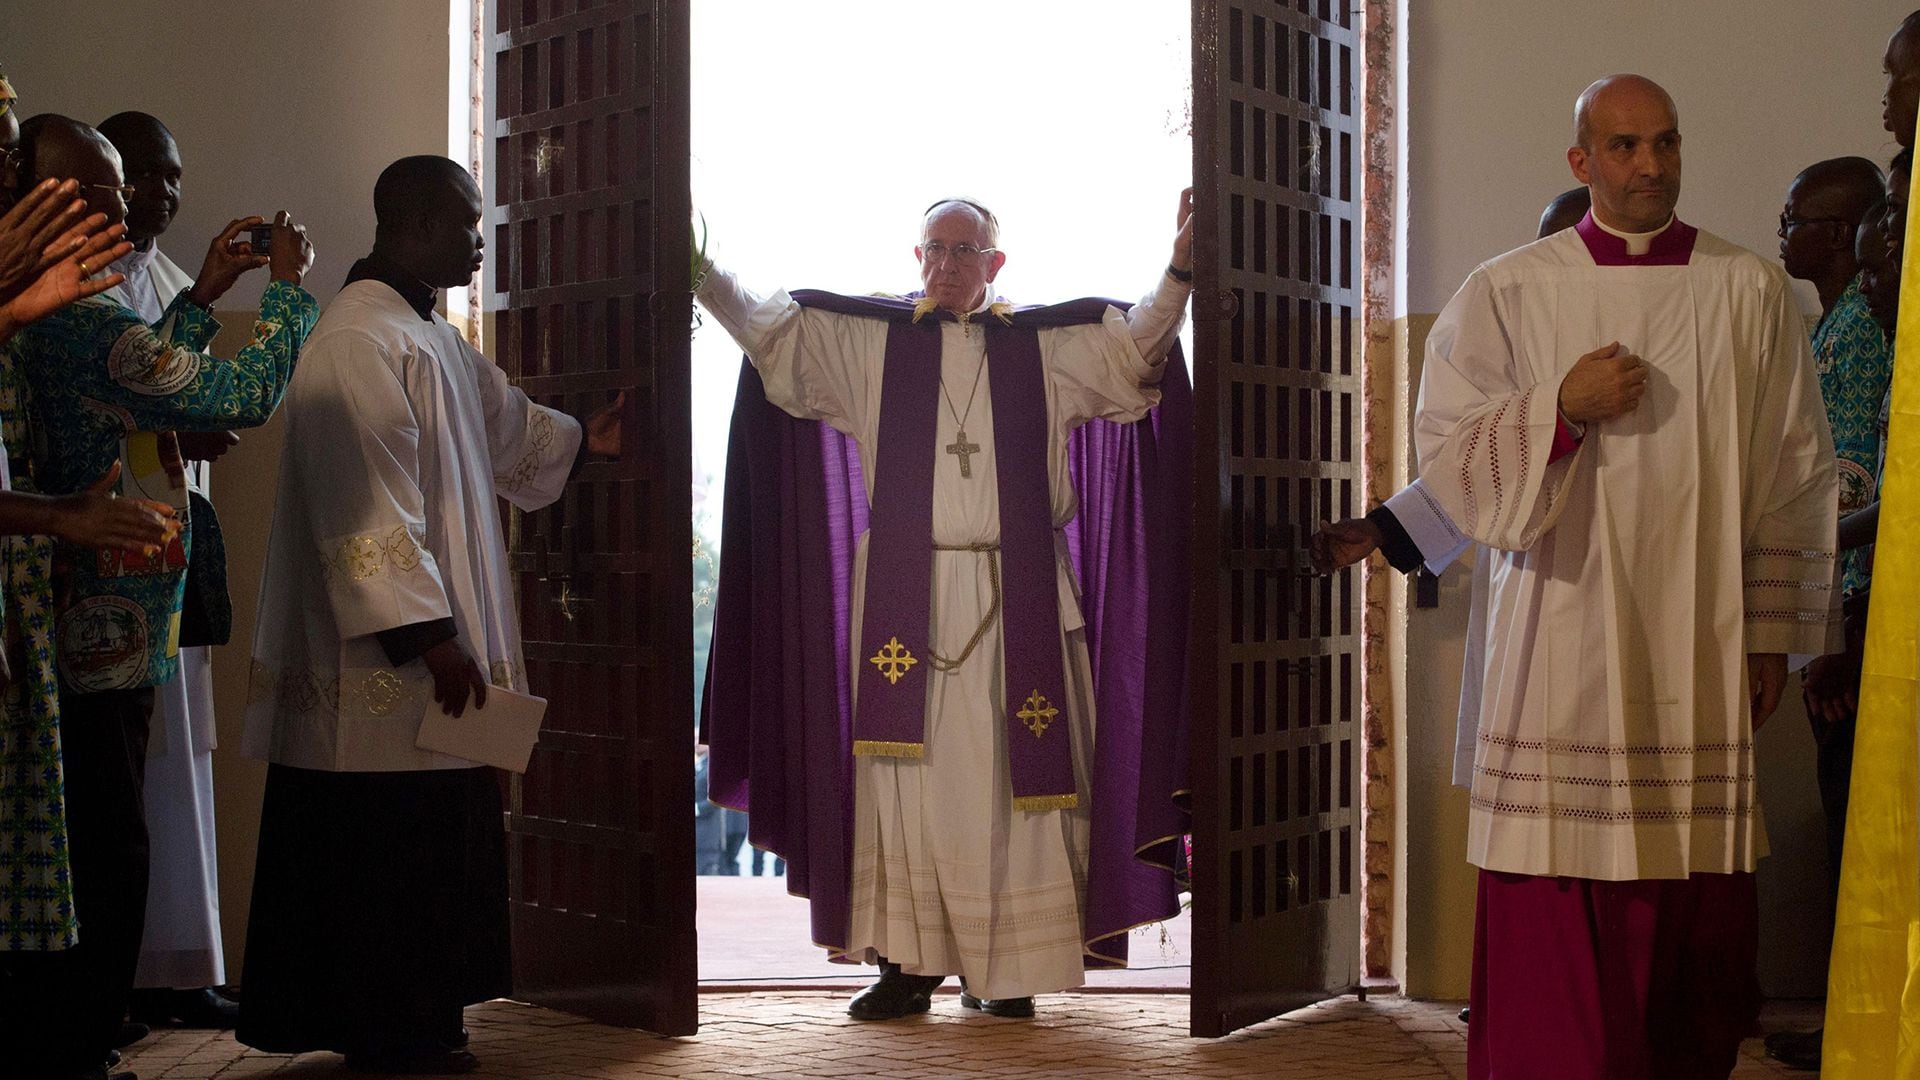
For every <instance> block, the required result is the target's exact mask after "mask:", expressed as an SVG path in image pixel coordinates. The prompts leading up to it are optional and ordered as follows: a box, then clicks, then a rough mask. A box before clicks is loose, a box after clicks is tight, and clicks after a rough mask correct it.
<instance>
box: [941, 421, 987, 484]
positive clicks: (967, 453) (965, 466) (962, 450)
mask: <svg viewBox="0 0 1920 1080" xmlns="http://www.w3.org/2000/svg"><path fill="white" fill-rule="evenodd" d="M979 452H980V444H979V443H970V442H968V441H967V429H966V428H961V429H960V430H959V431H956V432H955V433H954V441H953V442H951V443H949V444H948V445H947V453H949V454H952V455H953V456H955V457H957V458H959V459H960V478H961V479H962V480H971V479H973V462H972V458H973V455H975V454H977V453H979Z"/></svg>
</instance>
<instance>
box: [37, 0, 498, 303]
mask: <svg viewBox="0 0 1920 1080" xmlns="http://www.w3.org/2000/svg"><path fill="white" fill-rule="evenodd" d="M448 31H449V27H448V0H326V2H324V3H296V2H293V0H272V2H267V3H261V2H258V0H193V2H192V3H190V4H182V3H178V2H172V0H115V2H113V3H110V4H76V3H72V2H70V0H7V3H6V4H5V6H4V7H0V65H4V70H5V71H6V72H7V75H8V77H9V79H10V80H11V81H12V82H13V85H14V89H15V90H17V91H18V92H19V93H20V96H21V102H22V106H23V107H22V113H23V115H26V116H31V115H33V114H34V113H39V112H58V113H64V114H66V115H68V116H72V117H73V118H75V119H77V120H81V121H84V122H86V123H89V124H95V123H99V122H100V121H101V120H104V119H105V118H106V117H108V116H110V115H112V114H113V113H116V112H119V111H121V110H123V109H138V110H140V111H142V112H149V113H152V114H154V115H155V116H158V117H159V118H160V119H161V120H162V121H164V122H165V123H166V124H167V126H168V127H170V128H172V129H173V133H174V137H175V138H176V139H177V140H178V141H179V143H180V155H181V157H182V158H183V159H184V160H185V162H186V186H185V196H184V198H183V200H182V206H181V211H180V217H179V219H178V220H177V221H176V222H175V223H174V225H173V227H172V228H171V229H170V230H168V232H167V236H166V238H165V239H163V240H162V241H161V246H162V247H163V248H165V249H166V251H167V252H168V254H169V255H171V256H173V258H174V260H175V261H176V262H178V263H180V264H181V265H182V266H183V267H184V268H185V269H186V270H187V271H188V272H189V273H192V272H193V271H195V270H197V269H198V268H199V265H200V260H201V258H202V257H203V256H204V254H205V251H206V247H207V244H208V242H209V241H211V240H212V239H213V236H214V234H215V233H217V232H218V231H219V230H220V229H221V228H223V227H225V225H226V224H227V222H229V221H231V220H232V219H234V218H237V217H244V216H246V215H247V214H253V213H258V214H263V215H264V214H269V213H271V212H272V211H274V210H280V209H285V210H289V211H291V212H292V213H293V214H294V216H295V218H296V219H297V220H299V221H300V222H302V223H303V224H305V225H306V226H307V229H308V232H309V235H310V237H311V239H312V240H313V245H314V247H315V248H316V249H317V250H318V252H319V262H318V264H317V266H316V267H315V270H314V274H313V277H312V278H311V281H310V284H311V286H312V288H313V290H314V292H315V294H316V295H318V296H321V297H322V298H326V297H330V296H332V295H333V293H334V292H336V291H337V290H338V289H339V287H340V282H341V281H342V280H343V279H344V278H345V277H346V273H347V268H348V267H349V266H351V265H352V264H353V260H355V259H357V258H359V257H360V256H362V255H365V254H366V253H367V250H368V248H370V247H371V246H372V244H373V181H374V178H375V177H377V176H378V175H379V174H380V170H381V169H383V168H385V167H386V166H387V165H388V164H389V163H390V162H392V161H393V160H394V159H395V158H398V157H401V156H403V155H406V154H441V153H445V152H446V149H447V137H448V92H447V87H448V77H447V75H448V72H447V65H448V56H449V52H450V49H449V46H448V40H447V39H448ZM459 51H460V52H461V53H462V54H464V53H465V51H466V46H465V37H464V35H462V41H461V45H460V48H459ZM265 280H266V279H265V276H264V274H252V275H249V276H248V278H247V279H245V280H244V281H243V282H242V283H241V285H240V286H239V287H237V288H236V289H235V290H234V291H233V292H232V293H229V294H228V295H227V298H226V299H225V300H224V301H223V302H222V303H221V306H222V307H231V308H235V309H241V308H251V307H253V306H255V305H256V304H257V303H258V301H259V295H260V290H261V288H262V287H263V286H264V284H265Z"/></svg>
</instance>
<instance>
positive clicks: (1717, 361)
mask: <svg viewBox="0 0 1920 1080" xmlns="http://www.w3.org/2000/svg"><path fill="white" fill-rule="evenodd" d="M1614 340H1618V341H1620V342H1621V343H1622V344H1623V345H1625V346H1626V347H1627V348H1628V349H1630V350H1632V351H1634V352H1636V353H1638V354H1639V355H1640V356H1642V357H1643V358H1645V360H1646V362H1647V364H1648V366H1649V368H1650V369H1651V377H1650V379H1649V383H1648V390H1647V395H1646V397H1645V398H1644V399H1643V400H1642V402H1641V405H1640V407H1639V408H1638V409H1637V410H1636V411H1635V412H1633V413H1630V414H1628V415H1626V416H1623V417H1620V418H1617V419H1615V420H1611V421H1607V422H1604V423H1600V424H1595V425H1590V426H1589V429H1588V431H1587V433H1586V436H1585V438H1584V439H1583V441H1582V442H1581V445H1580V448H1579V449H1578V450H1577V451H1576V452H1574V453H1573V454H1571V455H1569V456H1567V457H1565V458H1562V459H1561V460H1560V461H1559V462H1557V463H1554V464H1552V465H1549V464H1547V459H1548V452H1549V449H1550V447H1551V444H1552V440H1553V434H1554V431H1555V429H1556V427H1557V425H1558V415H1557V412H1556V409H1555V401H1556V398H1557V391H1558V387H1559V385H1560V381H1561V379H1562V378H1564V376H1565V374H1566V372H1567V370H1568V368H1570V367H1571V365H1572V364H1573V362H1574V360H1575V359H1577V358H1578V357H1579V356H1580V355H1581V354H1583V353H1585V352H1588V351H1590V350H1592V349H1594V348H1596V347H1598V346H1600V345H1604V344H1606V343H1607V342H1609V341H1614ZM1415 439H1416V443H1417V449H1418V451H1419V458H1420V467H1421V484H1422V486H1423V488H1424V489H1425V490H1426V491H1427V492H1429V493H1430V494H1431V495H1432V496H1433V498H1434V499H1435V501H1436V502H1437V503H1438V509H1439V512H1441V513H1442V514H1444V516H1445V517H1447V518H1448V519H1450V520H1451V521H1453V522H1456V523H1458V527H1459V530H1460V531H1461V532H1462V533H1464V534H1465V535H1467V536H1470V537H1471V538H1472V539H1474V540H1476V541H1479V542H1481V543H1483V544H1486V545H1487V546H1489V547H1491V548H1493V549H1495V550H1494V551H1493V553H1492V555H1491V568H1490V569H1491V573H1490V575H1489V579H1488V583H1487V585H1488V595H1487V603H1486V611H1487V621H1486V626H1485V634H1484V646H1485V657H1484V664H1485V667H1484V673H1485V678H1484V680H1483V681H1482V683H1481V686H1480V690H1481V700H1480V703H1479V723H1478V725H1477V736H1476V747H1475V759H1474V771H1473V785H1472V787H1473V795H1472V818H1471V822H1470V826H1469V844H1468V857H1469V859H1470V861H1472V862H1473V863H1474V864H1475V865H1478V866H1481V867H1483V868H1486V869H1489V870H1497V871H1506V872H1512V873H1525V874H1540V875H1564V876H1572V877H1582V878H1594V879H1606V880H1626V879H1636V878H1677V877H1684V876H1686V875H1687V874H1689V873H1699V872H1712V873H1726V872H1732V871H1750V870H1752V869H1753V868H1754V865H1755V862H1756V861H1757V859H1758V858H1759V857H1760V856H1761V855H1762V854H1764V852H1765V843H1766V841H1765V835H1764V828H1763V825H1762V821H1761V817H1760V813H1759V803H1758V800H1757V797H1756V794H1755V791H1754V755H1753V739H1752V725H1751V717H1750V713H1749V708H1748V700H1747V675H1746V663H1745V660H1746V655H1747V654H1749V653H1820V652H1824V651H1828V649H1829V646H1830V645H1831V644H1833V643H1834V642H1835V637H1836V635H1837V631H1838V627H1837V624H1836V623H1835V622H1834V621H1833V619H1832V614H1833V611H1834V608H1835V601H1836V599H1837V598H1836V596H1835V595H1834V593H1833V580H1834V579H1833V553H1834V528H1835V522H1834V515H1833V510H1832V508H1833V506H1834V505H1836V502H1835V500H1836V499H1837V497H1838V496H1837V494H1836V492H1835V490H1834V488H1835V478H1834V473H1833V469H1832V440H1831V437H1830V435H1829V433H1828V429H1827V421H1826V415H1825V411H1824V409H1823V407H1822V405H1821V399H1820V392H1819V387H1818V384H1817V382H1816V380H1815V376H1814V372H1813V365H1812V358H1811V356H1810V354H1809V350H1808V346H1807V338H1806V333H1805V330H1804V325H1803V323H1802V320H1801V318H1800V313H1799V310H1798V308H1797V307H1796V306H1795V304H1794V302H1793V299H1792V294H1791V292H1790V291H1789V289H1788V286H1787V281H1786V278H1785V276H1784V275H1783V274H1782V273H1781V272H1780V270H1779V269H1778V267H1776V266H1773V265H1772V264H1771V263H1769V262H1767V261H1765V260H1762V259H1760V258H1759V257H1757V256H1755V255H1753V254H1752V253H1750V252H1747V251H1744V250H1742V249H1740V248H1738V247H1735V246H1733V245H1731V244H1728V243H1727V242H1725V241H1723V240H1720V239H1719V238H1717V237H1714V236H1711V235H1710V234H1707V233H1704V232H1703V233H1700V234H1699V236H1698V239H1697V240H1696V242H1695V245H1694V249H1693V255H1692V259H1691V261H1690V263H1689V264H1688V265H1685V266H1664V267H1663V266H1618V267H1616V266H1597V265H1596V264H1595V263H1594V260H1593V257H1592V256H1591V254H1589V252H1588V250H1587V247H1586V245H1585V243H1584V242H1583V241H1582V240H1581V238H1580V236H1579V234H1578V232H1577V231H1574V230H1568V231H1566V232H1562V233H1559V234H1556V235H1554V236H1551V237H1548V238H1546V239H1544V240H1540V241H1537V242H1535V243H1533V244H1530V245H1528V246H1526V247H1523V248H1520V249H1518V250H1516V251H1513V252H1509V253H1508V254H1506V255H1503V256H1501V257H1499V258H1497V259H1494V260H1493V261H1491V262H1489V263H1487V264H1485V265H1484V266H1482V267H1480V268H1479V269H1478V270H1476V271H1475V272H1474V273H1473V275H1472V276H1471V277H1469V278H1468V280H1467V283H1466V284H1465V285H1464V286H1463V287H1462V288H1461V290H1460V292H1459V293H1458V294H1456V295H1455V297H1454V298H1453V300H1452V301H1450V302H1449V303H1448V305H1447V307H1446V310H1445V311H1443V312H1442V313H1441V316H1440V318H1439V320H1438V322H1437V323H1436V324H1435V326H1434V329H1433V332H1432V334H1431V336H1430V337H1429V339H1428V345H1427V360H1426V367H1425V370H1424V372H1423V375H1422V380H1421V398H1420V405H1419V409H1418V412H1417V415H1416V420H1415Z"/></svg>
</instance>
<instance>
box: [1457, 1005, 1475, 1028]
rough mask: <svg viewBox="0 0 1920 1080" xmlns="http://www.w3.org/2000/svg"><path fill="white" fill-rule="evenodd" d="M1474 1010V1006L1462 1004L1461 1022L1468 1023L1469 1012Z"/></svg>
mask: <svg viewBox="0 0 1920 1080" xmlns="http://www.w3.org/2000/svg"><path fill="white" fill-rule="evenodd" d="M1472 1011H1473V1006H1471V1005H1462V1006H1460V1022H1461V1023H1463V1024H1464V1023H1466V1022H1467V1014H1468V1013H1470V1012H1472Z"/></svg>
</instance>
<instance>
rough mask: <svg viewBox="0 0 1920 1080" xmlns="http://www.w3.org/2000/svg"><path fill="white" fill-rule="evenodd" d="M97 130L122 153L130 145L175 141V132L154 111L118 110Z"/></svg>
mask: <svg viewBox="0 0 1920 1080" xmlns="http://www.w3.org/2000/svg"><path fill="white" fill-rule="evenodd" d="M96 130H97V131H99V132H100V134H102V135H104V136H106V137H107V141H108V142H110V143H112V144H113V145H114V146H116V147H119V148H120V152H121V154H122V155H124V154H125V153H126V149H125V148H126V147H128V146H146V145H152V144H155V143H162V142H166V143H170V142H172V141H173V132H172V131H169V130H168V129H167V125H165V124H163V123H161V122H160V118H159V117H157V116H154V115H153V114H152V113H143V112H131V111H129V112H117V113H114V114H113V115H112V116H109V117H107V118H106V119H105V120H102V121H100V126H99V127H98V128H97V129H96Z"/></svg>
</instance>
